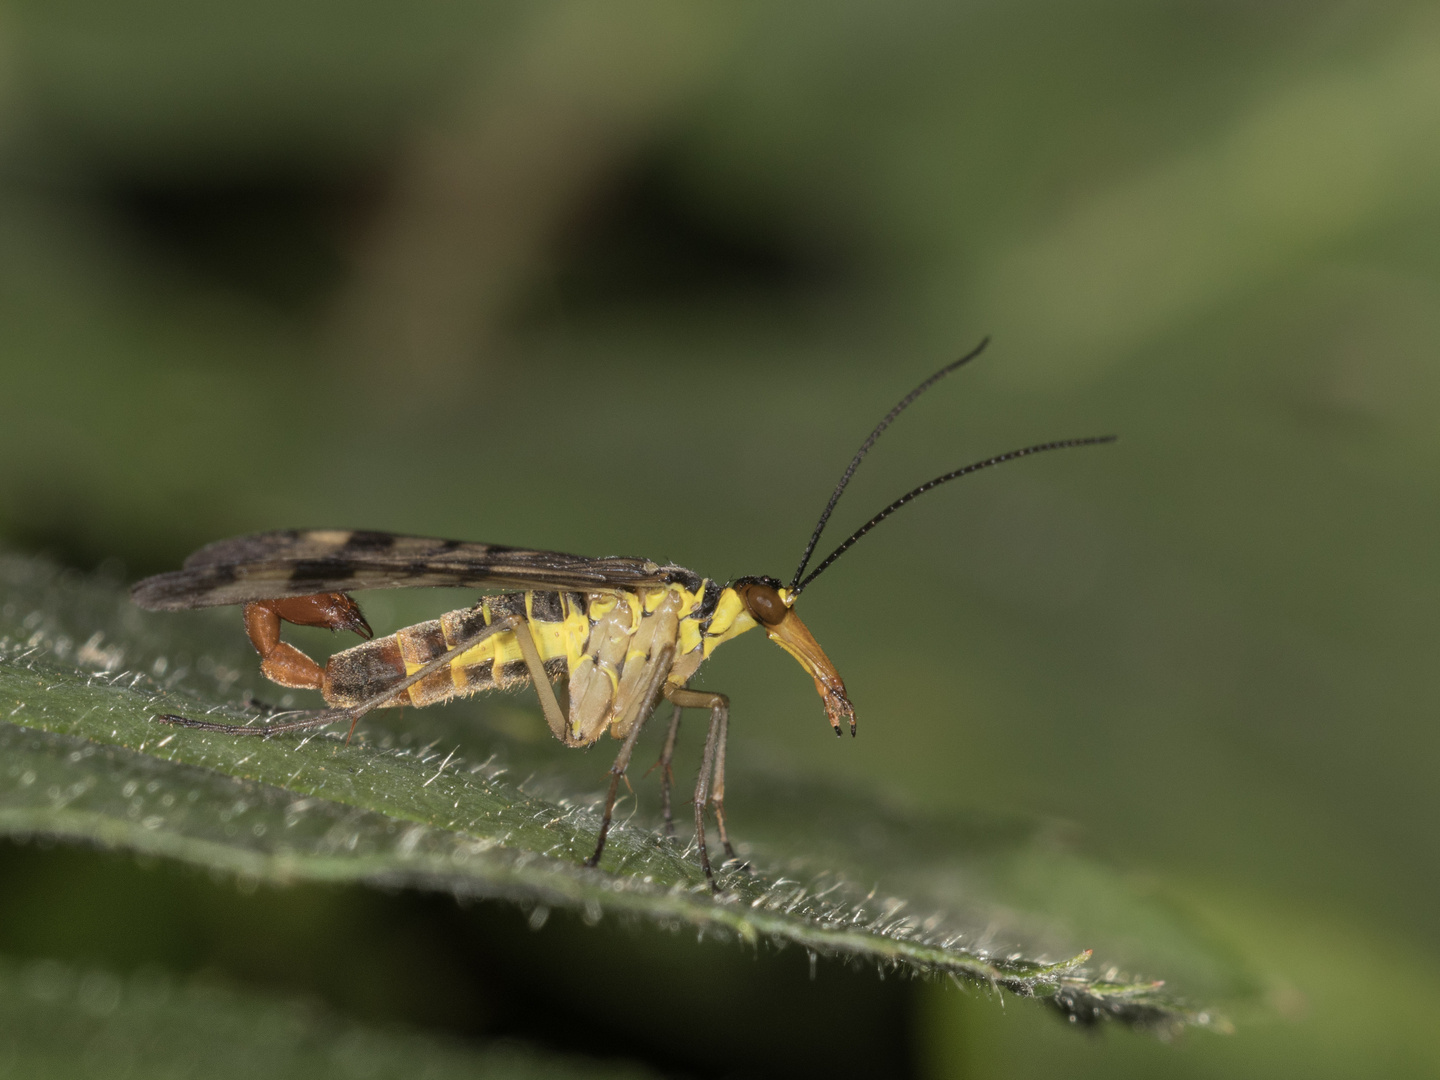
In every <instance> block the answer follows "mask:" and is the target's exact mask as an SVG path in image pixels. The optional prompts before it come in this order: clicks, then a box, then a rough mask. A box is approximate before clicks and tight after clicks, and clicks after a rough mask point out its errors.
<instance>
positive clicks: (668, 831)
mask: <svg viewBox="0 0 1440 1080" xmlns="http://www.w3.org/2000/svg"><path fill="white" fill-rule="evenodd" d="M683 711H684V710H683V709H681V708H680V706H679V705H676V706H675V711H674V712H673V713H671V714H670V730H669V731H667V732H666V733H665V748H664V749H663V750H661V751H660V760H659V761H657V762H656V763H655V764H657V765H658V766H660V811H661V813H662V814H664V815H665V835H666V836H674V835H675V816H674V814H673V813H672V812H671V809H670V789H671V788H672V787H674V786H675V770H674V769H672V768H671V767H670V763H671V762H672V761H674V760H675V740H676V738H677V737H678V736H679V734H680V714H681V713H682V712H683Z"/></svg>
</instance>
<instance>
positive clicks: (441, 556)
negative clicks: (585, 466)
mask: <svg viewBox="0 0 1440 1080" xmlns="http://www.w3.org/2000/svg"><path fill="white" fill-rule="evenodd" d="M677 581H678V582H684V583H686V584H690V583H691V582H694V583H696V585H697V586H698V581H699V579H698V577H697V575H695V574H694V573H692V572H691V571H689V570H685V569H684V568H682V567H678V566H660V565H658V564H656V563H654V562H652V561H650V560H649V559H632V558H625V557H623V556H611V557H607V558H587V557H585V556H583V555H564V554H561V553H560V552H557V551H530V550H527V549H524V548H512V547H503V546H500V545H497V544H477V543H471V542H467V541H463V540H436V539H432V538H430V537H423V536H399V535H396V534H394V533H386V532H353V531H347V530H333V529H332V530H325V529H309V530H296V529H291V530H285V531H281V532H268V533H256V534H254V535H251V536H238V537H235V538H233V539H230V540H220V541H217V542H216V543H213V544H208V545H206V546H205V547H203V548H201V549H200V550H199V551H197V552H195V553H194V554H193V555H191V556H190V557H189V558H188V559H186V560H185V566H184V569H182V570H177V571H174V572H172V573H168V574H157V575H156V576H154V577H150V578H146V579H145V580H144V581H141V582H139V583H138V584H136V585H135V587H134V588H133V589H132V590H131V593H130V595H131V597H132V598H133V599H134V601H135V603H137V604H139V605H140V606H141V607H143V608H148V609H150V610H152V611H177V610H181V609H184V608H201V607H218V606H221V605H224V604H243V603H248V602H250V601H252V600H275V599H280V598H283V597H287V596H309V595H311V594H313V593H324V592H350V591H352V590H359V589H406V588H417V587H423V586H461V587H466V586H468V587H473V588H481V589H560V590H577V591H595V590H602V591H603V590H608V589H635V588H647V587H655V586H663V585H666V584H669V583H671V582H677Z"/></svg>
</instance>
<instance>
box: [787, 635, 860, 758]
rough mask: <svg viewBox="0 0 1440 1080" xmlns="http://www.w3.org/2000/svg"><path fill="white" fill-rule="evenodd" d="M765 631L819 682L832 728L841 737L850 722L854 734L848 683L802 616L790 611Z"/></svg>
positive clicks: (816, 682)
mask: <svg viewBox="0 0 1440 1080" xmlns="http://www.w3.org/2000/svg"><path fill="white" fill-rule="evenodd" d="M765 632H766V633H768V634H769V635H770V640H771V641H773V642H775V643H776V644H777V645H779V646H780V647H781V648H782V649H784V650H785V651H786V652H788V653H789V654H790V655H791V656H793V657H795V659H796V660H799V661H800V666H801V667H803V668H804V669H805V670H806V671H808V672H809V673H810V677H811V678H812V679H814V680H815V691H816V693H818V694H819V695H820V700H821V701H823V702H825V712H826V713H827V714H828V715H829V717H830V726H831V727H833V728H834V729H835V734H836V735H839V734H840V724H841V723H842V722H843V721H848V722H849V724H850V734H851V735H854V734H855V706H853V705H851V704H850V698H849V697H848V696H847V695H846V693H845V683H844V681H843V680H842V679H841V678H840V673H839V672H838V671H836V670H835V665H834V664H832V663H831V662H830V658H829V657H828V656H826V655H825V650H824V649H822V648H820V643H819V642H818V641H816V640H815V638H814V636H813V635H812V634H811V633H810V630H809V628H808V627H807V626H806V625H805V624H804V623H803V622H801V621H800V616H798V615H796V614H795V612H793V611H790V612H787V613H786V615H785V617H784V618H783V619H781V620H780V621H779V622H778V623H776V624H775V625H774V626H767V627H766V628H765Z"/></svg>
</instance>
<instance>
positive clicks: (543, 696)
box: [495, 615, 567, 742]
mask: <svg viewBox="0 0 1440 1080" xmlns="http://www.w3.org/2000/svg"><path fill="white" fill-rule="evenodd" d="M502 621H503V622H509V623H512V624H514V627H513V628H514V630H515V642H516V644H518V645H519V646H520V655H521V656H522V657H524V659H525V669H526V670H527V671H529V672H530V681H531V682H532V683H534V684H535V693H536V695H537V696H538V697H539V698H540V711H541V712H543V713H544V714H545V723H546V725H547V726H548V727H549V728H550V733H551V734H552V735H554V736H555V737H556V738H557V739H559V740H560V741H561V742H566V741H567V740H566V738H565V714H564V713H563V712H561V711H560V702H559V700H558V699H557V698H556V697H555V687H553V686H551V685H550V676H549V675H547V674H546V673H545V662H544V661H543V660H541V659H540V650H539V649H537V648H536V647H535V639H534V638H533V637H531V636H530V625H529V623H527V622H526V621H525V620H524V619H523V618H521V617H520V616H519V615H514V616H512V617H511V618H509V619H507V620H502ZM495 625H496V626H500V625H501V624H500V623H496V624H495ZM497 663H498V661H497Z"/></svg>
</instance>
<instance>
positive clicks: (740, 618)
mask: <svg viewBox="0 0 1440 1080" xmlns="http://www.w3.org/2000/svg"><path fill="white" fill-rule="evenodd" d="M754 627H755V620H754V619H753V618H751V616H750V612H749V610H748V609H747V608H746V607H745V601H744V600H741V599H740V594H739V593H737V592H736V591H735V590H734V589H725V590H724V591H723V592H722V593H721V594H720V602H719V603H717V604H716V605H715V614H714V615H713V616H711V618H710V629H709V630H708V631H706V633H705V639H704V644H705V656H706V657H707V658H708V657H709V656H710V654H711V653H712V652H714V651H715V649H716V647H717V646H719V645H722V644H724V643H725V642H727V641H729V640H730V639H731V638H733V637H738V636H739V635H740V634H743V633H745V631H746V630H752V629H754Z"/></svg>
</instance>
